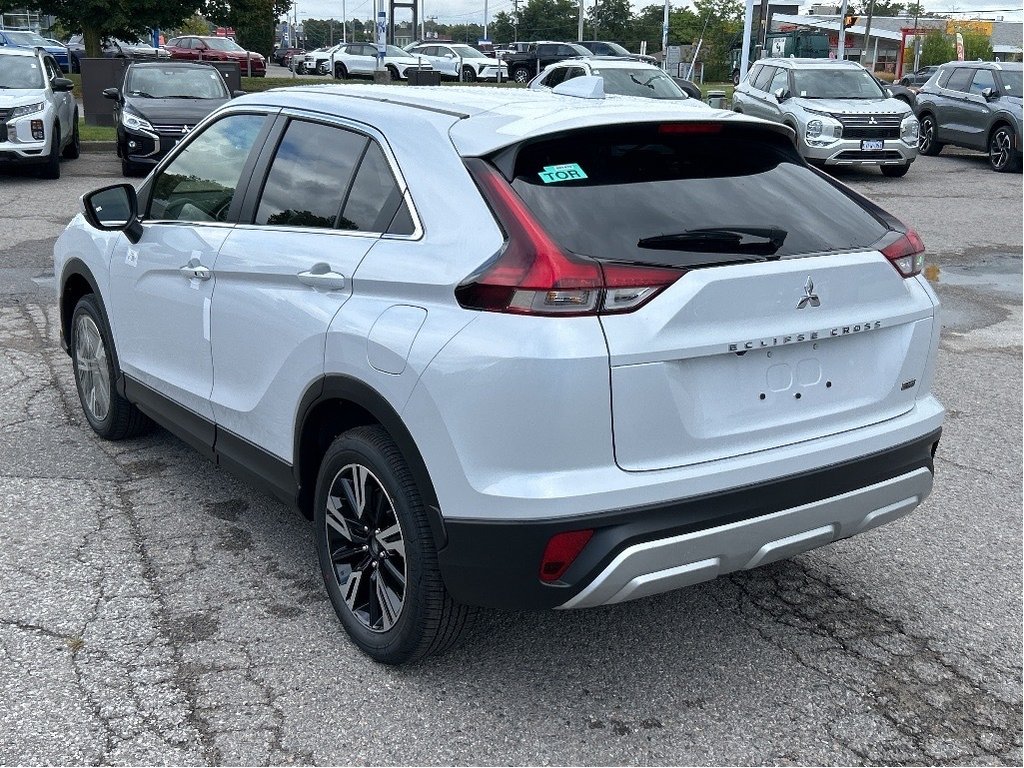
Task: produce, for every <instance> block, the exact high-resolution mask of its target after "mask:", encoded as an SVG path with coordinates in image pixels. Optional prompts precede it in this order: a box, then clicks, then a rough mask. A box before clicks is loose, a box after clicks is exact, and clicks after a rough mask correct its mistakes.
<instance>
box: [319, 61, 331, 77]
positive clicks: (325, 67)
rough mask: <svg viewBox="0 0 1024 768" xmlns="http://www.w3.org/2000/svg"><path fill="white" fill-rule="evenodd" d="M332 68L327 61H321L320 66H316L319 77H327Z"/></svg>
mask: <svg viewBox="0 0 1024 768" xmlns="http://www.w3.org/2000/svg"><path fill="white" fill-rule="evenodd" d="M330 67H331V65H330V64H328V63H327V62H326V61H321V62H320V63H319V64H317V65H316V73H317V74H318V75H326V74H327V72H328V70H329V69H330Z"/></svg>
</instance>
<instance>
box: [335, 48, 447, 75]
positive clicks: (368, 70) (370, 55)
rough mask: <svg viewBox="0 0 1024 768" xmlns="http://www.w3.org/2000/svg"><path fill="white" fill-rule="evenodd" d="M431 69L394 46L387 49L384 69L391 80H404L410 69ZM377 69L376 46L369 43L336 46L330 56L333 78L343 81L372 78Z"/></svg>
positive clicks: (423, 62) (426, 63) (426, 64)
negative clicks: (355, 78)
mask: <svg viewBox="0 0 1024 768" xmlns="http://www.w3.org/2000/svg"><path fill="white" fill-rule="evenodd" d="M416 68H419V69H423V70H429V69H431V66H430V63H429V62H425V61H419V60H418V59H416V58H415V57H414V56H411V55H410V54H409V53H408V52H407V51H403V50H402V49H401V48H398V47H397V46H394V45H389V46H388V47H387V53H386V54H385V56H384V69H386V70H387V71H388V72H390V73H391V79H392V80H406V79H408V77H409V74H408V73H409V70H410V69H416ZM376 69H377V46H376V45H372V44H371V43H347V44H345V45H341V46H338V48H337V50H335V51H334V53H332V54H331V69H330V71H331V72H333V73H334V77H335V78H336V79H338V80H345V79H346V78H348V77H353V76H354V77H372V76H373V73H374V71H375V70H376Z"/></svg>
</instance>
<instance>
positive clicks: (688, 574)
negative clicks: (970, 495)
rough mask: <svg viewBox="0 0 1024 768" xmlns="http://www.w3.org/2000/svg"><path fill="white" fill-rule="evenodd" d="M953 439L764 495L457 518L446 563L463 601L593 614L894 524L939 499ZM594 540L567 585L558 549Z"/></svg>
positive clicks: (443, 551) (780, 484)
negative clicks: (947, 445) (569, 539)
mask: <svg viewBox="0 0 1024 768" xmlns="http://www.w3.org/2000/svg"><path fill="white" fill-rule="evenodd" d="M940 434H941V430H936V431H934V432H932V433H930V434H928V435H925V436H923V437H921V438H919V439H917V440H914V441H913V442H910V443H906V444H903V445H900V446H897V447H895V448H891V449H888V450H886V451H882V452H880V453H875V454H872V455H869V456H864V457H861V458H858V459H855V460H852V461H847V462H843V463H839V464H834V465H830V466H826V467H823V468H820V469H817V470H814V471H812V472H806V473H802V474H797V475H791V476H788V477H783V478H779V479H776V480H773V481H770V482H766V483H761V484H758V485H754V486H747V487H743V488H737V489H734V490H729V491H724V492H720V493H715V494H710V495H707V496H700V497H695V498H688V499H683V500H678V501H673V502H668V503H664V504H659V505H655V506H648V507H643V508H637V509H619V510H610V511H607V512H600V513H595V514H590V515H585V516H573V517H570V518H556V519H550V518H549V519H545V520H536V521H502V522H499V521H494V522H492V521H477V520H449V521H447V522H446V523H445V525H444V527H445V533H444V534H443V536H444V541H445V543H444V546H442V547H441V548H440V550H439V552H438V560H439V564H440V566H441V572H442V574H443V576H444V580H445V584H446V586H447V588H448V590H449V592H450V593H451V594H452V596H453V597H454V598H455V599H456V600H458V601H460V602H463V603H468V604H470V605H485V606H492V607H502V608H559V607H560V608H585V607H592V606H597V605H605V604H609V603H616V602H622V601H624V600H629V599H633V598H637V597H643V596H646V595H651V594H656V593H658V592H664V591H667V590H670V589H676V588H678V587H682V586H686V585H689V584H694V583H697V582H700V581H706V580H708V579H712V578H715V577H716V576H719V575H722V574H725V573H729V572H731V571H736V570H742V569H747V568H754V567H757V566H759V565H764V564H765V563H769V562H773V561H775V560H779V559H784V558H787V557H791V556H793V555H795V554H797V553H799V552H803V551H806V550H809V549H813V548H815V547H820V546H823V545H824V544H828V543H830V542H832V541H836V540H838V539H843V538H847V537H849V536H853V535H855V534H857V533H862V532H863V531H866V530H870V529H871V528H874V527H877V526H879V525H883V524H885V523H888V522H891V521H893V520H895V519H897V518H899V517H902V516H903V515H905V514H907V513H909V512H910V511H911V510H913V509H914V508H915V507H916V506H917V505H918V504H920V503H921V502H922V501H923V500H924V499H925V498H926V497H927V496H928V494H929V493H930V491H931V487H932V477H933V471H934V470H933V461H932V457H933V456H934V452H935V448H936V447H937V445H938V441H939V436H940ZM582 529H593V530H594V535H593V537H592V538H591V540H590V542H589V543H588V544H587V546H586V547H585V548H584V550H583V551H582V552H581V553H580V555H579V557H578V558H577V559H576V560H575V562H573V564H572V565H571V566H570V567H569V569H568V570H567V571H566V573H565V575H564V576H563V577H562V580H561V581H560V582H557V583H554V584H546V583H544V582H542V581H540V579H539V570H540V563H541V558H542V556H543V552H544V548H545V546H546V544H547V542H548V540H549V539H550V538H551V537H552V536H553V535H555V534H556V533H560V532H563V531H573V530H582Z"/></svg>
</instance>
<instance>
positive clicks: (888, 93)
mask: <svg viewBox="0 0 1024 768" xmlns="http://www.w3.org/2000/svg"><path fill="white" fill-rule="evenodd" d="M885 97H886V98H887V99H891V98H892V88H886V89H885Z"/></svg>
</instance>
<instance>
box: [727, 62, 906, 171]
mask: <svg viewBox="0 0 1024 768" xmlns="http://www.w3.org/2000/svg"><path fill="white" fill-rule="evenodd" d="M732 103H733V109H734V110H736V111H737V112H742V113H744V114H747V115H753V116H755V117H762V118H764V119H766V120H774V121H775V122H779V123H784V124H786V125H788V126H789V127H790V128H792V129H793V130H794V131H795V132H796V142H797V148H798V149H799V151H800V154H801V155H803V157H804V158H805V159H806V160H807V161H808V162H809V163H812V164H815V165H823V166H842V165H846V166H850V165H860V166H863V165H875V166H878V167H879V168H881V170H882V173H883V174H885V175H886V176H904V175H906V173H907V171H908V170H910V164H911V163H913V162H914V160H915V159H917V139H918V130H919V126H918V122H917V118H916V117H914V113H913V111H912V110H911V109H910V107H909V106H908V105H907V104H906V103H905V102H903V101H900V100H899V99H894V98H892V96H891V94H889V93H888V92H886V91H883V90H882V88H881V87H880V86H879V85H878V82H877V81H876V80H875V79H874V78H873V77H872V76H871V74H870V73H869V72H868V71H867V70H866V69H864V68H863V67H862V66H861V65H860V64H857V63H856V62H852V61H834V60H830V59H762V60H761V61H759V62H757V63H756V64H754V66H753V67H751V69H750V72H748V73H747V77H746V78H745V79H744V81H743V82H742V83H740V84H739V85H738V86H737V87H736V92H735V93H734V94H733V102H732Z"/></svg>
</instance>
